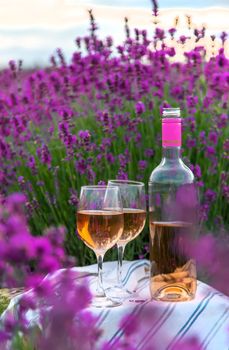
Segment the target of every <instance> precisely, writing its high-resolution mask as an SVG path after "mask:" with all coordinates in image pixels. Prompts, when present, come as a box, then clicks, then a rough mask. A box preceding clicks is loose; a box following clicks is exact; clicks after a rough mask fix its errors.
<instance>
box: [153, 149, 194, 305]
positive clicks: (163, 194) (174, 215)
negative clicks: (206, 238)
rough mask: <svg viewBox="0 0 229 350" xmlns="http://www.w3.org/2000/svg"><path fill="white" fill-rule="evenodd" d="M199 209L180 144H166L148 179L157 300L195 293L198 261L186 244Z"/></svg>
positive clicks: (189, 297) (179, 297) (185, 297)
mask: <svg viewBox="0 0 229 350" xmlns="http://www.w3.org/2000/svg"><path fill="white" fill-rule="evenodd" d="M196 208H197V193H196V190H195V186H194V175H193V173H192V171H191V170H190V169H189V168H188V167H187V166H186V165H185V164H184V163H183V161H182V159H181V157H180V147H164V148H163V158H162V161H161V163H160V165H159V166H158V167H157V168H155V169H154V171H153V172H152V174H151V176H150V179H149V212H150V217H149V222H150V261H151V277H150V290H151V296H152V298H154V299H156V300H162V301H186V300H191V299H193V298H194V296H195V292H196V264H195V261H194V260H193V259H192V258H191V257H190V256H189V254H188V253H187V244H188V240H189V239H192V237H193V235H194V233H195V229H196V225H195V224H196V214H197V212H196Z"/></svg>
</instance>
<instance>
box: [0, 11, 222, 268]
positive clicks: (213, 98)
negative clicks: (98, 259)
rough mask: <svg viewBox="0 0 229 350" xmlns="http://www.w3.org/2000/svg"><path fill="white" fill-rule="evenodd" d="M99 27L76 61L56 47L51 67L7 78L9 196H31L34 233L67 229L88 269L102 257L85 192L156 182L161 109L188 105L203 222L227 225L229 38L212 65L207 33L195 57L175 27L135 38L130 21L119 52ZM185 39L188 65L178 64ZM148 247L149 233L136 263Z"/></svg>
mask: <svg viewBox="0 0 229 350" xmlns="http://www.w3.org/2000/svg"><path fill="white" fill-rule="evenodd" d="M90 21H91V22H90V33H89V35H86V36H85V37H77V38H76V41H75V42H76V51H75V52H74V53H73V54H72V60H71V63H70V64H67V63H66V62H65V58H64V55H63V53H62V51H61V49H57V52H56V55H55V56H52V57H51V64H50V65H49V66H48V67H47V68H44V69H33V70H23V68H22V62H14V61H10V62H9V68H7V69H3V70H1V72H0V86H1V111H0V113H1V118H0V152H1V159H2V163H1V171H0V178H1V183H0V186H1V188H0V190H1V193H2V195H3V198H4V196H5V195H7V194H9V193H12V192H22V193H24V194H25V195H26V196H27V202H26V207H27V214H28V219H29V223H30V227H31V230H32V232H33V233H34V234H35V235H40V234H41V233H42V231H43V230H44V229H45V228H46V227H48V226H51V225H54V226H58V225H64V226H65V227H66V228H67V238H66V248H67V251H68V252H69V253H70V254H71V255H74V256H75V257H77V259H78V262H79V264H86V263H90V262H92V261H93V259H94V258H93V253H91V252H90V251H89V250H88V249H87V248H86V247H85V246H84V245H83V244H81V242H80V241H79V239H78V238H77V235H76V227H75V211H76V205H77V195H78V191H79V188H80V186H81V185H85V184H97V183H104V182H106V181H107V180H108V179H109V178H119V179H125V178H130V179H138V180H143V181H144V182H145V183H146V184H147V181H148V178H149V174H150V172H151V171H152V169H153V168H154V167H155V166H156V165H157V164H158V163H159V161H160V157H161V139H160V137H161V121H160V112H161V110H162V108H163V107H165V106H174V107H176V106H180V107H181V109H182V116H183V117H184V122H183V157H184V159H185V161H186V164H188V165H189V166H190V167H191V169H192V170H193V172H194V174H195V176H196V180H197V184H198V186H199V189H200V194H201V203H202V204H201V213H200V216H201V217H200V220H201V224H202V225H204V226H206V227H207V228H208V229H211V230H213V231H215V232H216V233H217V231H218V228H219V226H220V227H226V226H227V225H228V211H227V206H226V204H227V202H228V198H229V197H228V196H229V192H228V191H229V187H228V173H227V162H228V145H229V144H228V142H229V141H228V138H227V137H228V110H229V106H228V98H229V60H228V58H227V57H225V54H224V46H225V43H226V40H227V34H226V33H225V32H223V33H222V34H221V43H222V47H221V49H220V50H219V52H217V53H216V54H215V55H214V56H212V57H211V59H210V60H206V59H205V55H206V50H205V48H204V47H202V46H199V41H200V39H201V38H202V37H204V36H205V30H204V29H201V30H199V31H198V30H195V31H194V33H193V36H194V39H195V42H196V47H195V48H194V49H193V50H192V51H186V50H185V45H186V41H187V42H188V40H189V39H188V38H187V37H186V36H178V34H176V28H175V27H174V28H171V29H170V30H169V32H165V31H164V30H163V29H160V28H156V29H155V34H154V36H153V37H152V36H149V35H148V34H147V32H146V31H144V30H137V29H136V30H135V32H134V33H131V34H130V31H129V28H128V22H127V20H126V23H125V32H126V39H125V41H124V43H122V44H120V45H119V46H118V47H114V46H113V39H112V37H110V36H108V37H107V38H106V39H105V40H100V38H99V35H97V24H96V23H95V20H94V17H93V14H92V13H90ZM166 37H170V39H171V45H170V46H166V44H165V38H166ZM211 40H212V46H213V47H214V40H215V37H214V36H212V37H211ZM177 42H178V43H180V45H182V47H183V51H184V59H183V61H182V62H180V61H176V49H175V47H176V46H177ZM149 44H150V45H149ZM147 243H148V229H147V228H146V229H145V233H144V234H142V235H141V236H140V237H139V238H138V239H137V240H136V241H135V242H134V243H132V244H131V245H130V247H128V250H127V258H129V259H133V258H134V257H137V256H138V255H141V256H142V255H144V254H147V249H146V251H145V250H144V245H145V244H146V245H147ZM110 255H112V256H113V257H114V256H115V255H114V253H110ZM108 257H109V258H110V257H111V256H108Z"/></svg>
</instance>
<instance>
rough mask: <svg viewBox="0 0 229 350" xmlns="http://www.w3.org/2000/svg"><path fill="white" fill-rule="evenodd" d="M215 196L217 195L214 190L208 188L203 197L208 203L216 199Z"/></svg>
mask: <svg viewBox="0 0 229 350" xmlns="http://www.w3.org/2000/svg"><path fill="white" fill-rule="evenodd" d="M216 196H217V194H216V192H215V191H213V190H212V189H210V188H209V189H207V191H206V192H205V194H204V197H205V199H206V201H207V202H208V203H211V202H214V201H215V199H216Z"/></svg>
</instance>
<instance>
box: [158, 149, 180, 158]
mask: <svg viewBox="0 0 229 350" xmlns="http://www.w3.org/2000/svg"><path fill="white" fill-rule="evenodd" d="M162 158H163V159H165V160H171V161H176V160H180V159H181V147H163V148H162Z"/></svg>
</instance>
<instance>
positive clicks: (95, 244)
mask: <svg viewBox="0 0 229 350" xmlns="http://www.w3.org/2000/svg"><path fill="white" fill-rule="evenodd" d="M123 228H124V217H123V207H122V199H121V195H120V189H119V187H118V186H83V187H82V188H81V192H80V199H79V204H78V210H77V231H78V234H79V236H80V237H81V239H82V240H83V242H84V243H85V244H86V245H87V246H88V247H89V248H91V249H92V250H93V251H94V252H95V254H96V257H97V261H98V286H97V292H96V295H95V297H94V299H93V305H94V306H96V307H111V306H116V305H120V302H119V303H118V302H115V301H112V300H111V299H109V298H108V297H107V296H106V294H105V292H104V288H103V279H102V263H103V256H104V254H105V253H106V251H107V250H108V249H110V248H111V247H112V246H114V245H115V244H116V243H117V242H118V240H119V239H120V238H121V235H122V232H123Z"/></svg>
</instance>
